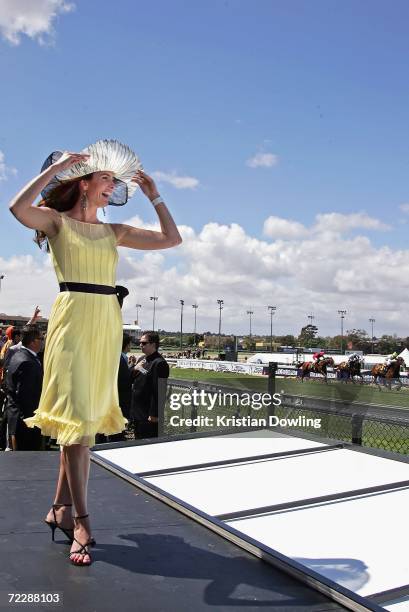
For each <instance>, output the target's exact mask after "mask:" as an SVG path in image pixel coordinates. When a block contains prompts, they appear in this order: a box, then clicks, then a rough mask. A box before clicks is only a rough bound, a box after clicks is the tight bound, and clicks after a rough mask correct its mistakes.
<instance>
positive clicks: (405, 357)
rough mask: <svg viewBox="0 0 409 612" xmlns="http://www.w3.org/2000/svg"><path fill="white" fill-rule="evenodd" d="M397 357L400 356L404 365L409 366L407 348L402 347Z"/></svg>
mask: <svg viewBox="0 0 409 612" xmlns="http://www.w3.org/2000/svg"><path fill="white" fill-rule="evenodd" d="M399 357H402V359H404V361H405V363H406V365H407V366H409V351H408V349H407V348H405V349H403V351H402V352H401V353H400V355H399Z"/></svg>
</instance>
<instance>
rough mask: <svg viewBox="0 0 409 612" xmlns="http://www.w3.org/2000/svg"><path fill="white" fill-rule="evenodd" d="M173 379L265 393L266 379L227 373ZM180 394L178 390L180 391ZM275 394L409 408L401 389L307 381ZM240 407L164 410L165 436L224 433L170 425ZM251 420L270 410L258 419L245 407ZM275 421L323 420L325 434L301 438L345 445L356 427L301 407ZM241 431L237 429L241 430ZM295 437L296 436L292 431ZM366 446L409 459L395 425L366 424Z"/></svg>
mask: <svg viewBox="0 0 409 612" xmlns="http://www.w3.org/2000/svg"><path fill="white" fill-rule="evenodd" d="M170 375H171V378H174V379H177V378H179V379H183V380H192V381H194V380H197V381H199V380H200V381H202V382H207V383H208V384H213V385H215V390H216V389H217V386H225V387H231V388H237V389H241V390H249V391H253V392H260V393H261V392H267V378H266V377H256V376H249V375H245V374H230V373H226V372H209V371H203V370H190V369H183V368H172V369H171V374H170ZM179 389H180V388H179ZM276 391H278V392H284V393H286V394H289V395H308V396H310V397H317V398H320V399H321V398H328V399H330V398H333V399H341V400H343V401H353V402H362V403H373V404H378V405H379V404H380V403H382V404H384V405H385V406H386V405H387V406H397V407H399V408H407V407H408V399H409V391H408V389H402V390H401V391H386V390H383V391H382V392H379V391H378V390H377V388H375V387H370V386H363V385H358V384H357V385H352V384H351V385H348V387H347V386H346V385H345V384H341V383H338V382H333V383H329V384H328V385H325V383H322V382H318V381H305V382H304V383H301V382H299V381H296V380H291V379H280V378H278V379H277V380H276ZM175 392H176V393H177V388H175V387H173V389H172V393H175ZM237 408H238V407H237V404H233V406H228V407H226V406H221V405H218V404H217V403H216V405H215V407H214V409H213V410H212V411H208V410H207V409H206V407H203V406H199V407H198V408H197V411H196V412H194V413H193V414H192V408H191V407H190V406H187V407H181V409H180V411H178V412H176V411H172V410H170V406H169V403H168V404H167V407H166V412H165V432H166V433H167V434H168V435H179V434H183V433H187V432H189V431H196V432H205V431H206V432H209V431H210V430H212V431H217V430H220V429H221V427H219V428H217V427H216V426H213V427H210V428H209V427H208V426H201V425H199V426H197V427H193V428H191V427H189V426H186V425H185V426H183V427H172V426H171V425H170V424H169V417H170V416H171V415H174V414H178V415H179V416H182V417H185V418H189V417H191V416H196V415H197V416H211V417H214V420H215V421H216V417H217V416H218V415H227V416H233V415H234V414H235V413H237ZM247 415H250V416H252V417H258V418H267V419H268V412H267V409H265V408H264V409H261V410H259V411H257V412H256V413H255V412H254V410H251V409H248V408H247V409H246V408H243V407H241V409H240V416H247ZM275 415H277V416H278V417H279V418H281V417H292V418H295V417H298V416H304V417H305V418H311V419H313V418H317V417H319V418H320V419H321V428H320V429H314V428H313V427H309V426H304V427H302V428H301V432H305V433H313V434H316V435H318V436H320V437H322V438H330V439H331V438H332V439H337V440H345V441H346V442H351V441H352V422H351V418H350V417H349V416H344V415H339V414H331V415H329V414H323V413H319V412H315V411H313V410H308V409H306V408H303V407H293V408H289V407H285V406H279V407H276V408H275ZM237 431H239V429H238V430H237ZM291 433H293V431H291ZM362 445H363V446H367V447H372V448H378V449H383V450H388V451H392V452H395V453H400V454H408V453H409V432H408V428H407V427H405V426H403V425H400V424H399V423H398V422H396V423H391V424H389V423H380V422H377V421H375V420H371V419H367V420H366V419H365V420H364V421H363V427H362Z"/></svg>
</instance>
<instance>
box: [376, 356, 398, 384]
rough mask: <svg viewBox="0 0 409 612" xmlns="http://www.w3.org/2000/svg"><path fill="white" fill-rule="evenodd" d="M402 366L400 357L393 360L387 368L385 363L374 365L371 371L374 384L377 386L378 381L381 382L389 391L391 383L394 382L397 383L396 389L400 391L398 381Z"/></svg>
mask: <svg viewBox="0 0 409 612" xmlns="http://www.w3.org/2000/svg"><path fill="white" fill-rule="evenodd" d="M402 365H405V361H404V359H403V358H402V357H398V358H397V359H394V360H393V361H392V363H391V364H390V365H389V366H387V365H386V364H385V363H376V364H375V365H374V366H373V368H372V370H371V374H372V376H373V378H374V383H375V384H376V385H379V380H382V384H383V385H384V386H387V387H388V388H389V390H390V389H391V385H392V381H393V380H396V382H397V383H398V389H400V388H401V386H402V383H401V381H400V380H399V373H400V368H401V366H402ZM379 390H380V387H379Z"/></svg>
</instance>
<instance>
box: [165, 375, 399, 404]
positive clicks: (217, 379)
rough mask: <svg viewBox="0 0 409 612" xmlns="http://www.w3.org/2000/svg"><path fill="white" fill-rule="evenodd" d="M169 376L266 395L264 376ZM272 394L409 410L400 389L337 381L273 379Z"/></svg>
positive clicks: (265, 378) (265, 379)
mask: <svg viewBox="0 0 409 612" xmlns="http://www.w3.org/2000/svg"><path fill="white" fill-rule="evenodd" d="M170 376H171V377H172V378H180V379H184V380H192V381H193V380H197V381H202V382H206V383H209V384H215V385H224V386H226V387H237V388H240V389H248V390H252V391H259V392H264V391H265V392H266V391H267V377H266V376H250V375H248V374H235V373H229V372H211V371H207V370H193V369H187V368H186V369H185V368H171V371H170ZM276 391H277V392H279V393H286V394H288V395H305V396H308V397H317V398H320V399H334V400H342V401H345V402H358V403H363V404H376V405H383V406H393V407H396V408H404V409H405V408H406V409H409V388H404V387H402V388H401V390H400V391H397V390H394V389H392V391H389V390H388V389H386V388H382V389H381V390H379V387H376V386H375V385H367V384H364V385H361V384H359V383H356V384H352V383H348V384H345V383H340V382H338V381H336V382H335V381H334V382H328V384H325V383H324V382H321V381H317V380H307V379H305V381H304V382H303V383H302V382H301V381H298V380H295V379H292V378H277V379H276Z"/></svg>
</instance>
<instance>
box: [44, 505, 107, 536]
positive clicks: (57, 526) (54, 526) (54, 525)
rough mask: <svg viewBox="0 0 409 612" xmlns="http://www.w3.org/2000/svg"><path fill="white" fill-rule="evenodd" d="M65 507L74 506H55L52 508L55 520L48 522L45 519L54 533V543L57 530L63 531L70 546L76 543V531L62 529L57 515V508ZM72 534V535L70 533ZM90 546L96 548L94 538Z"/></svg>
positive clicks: (52, 534)
mask: <svg viewBox="0 0 409 612" xmlns="http://www.w3.org/2000/svg"><path fill="white" fill-rule="evenodd" d="M63 506H67V507H70V506H72V504H53V506H52V508H53V515H54V520H53V521H47V520H46V519H44V522H45V523H47V525H48V526H49V527H50V529H51V531H52V533H51V539H52V541H53V542H55V537H54V533H55V530H56V529H61V531H62V532H63V533H64V534H65V535H66V536H67V538H68V540H69V542H70V544H72V543H73V541H74V529H73V528H72V527H71V528H70V527H68V528H67V527H61V525H60V524H59V523H58V522H57V517H56V515H55V508H61V507H63ZM70 532H71V533H70ZM89 544H90V546H95V544H96V541H95V540H94V538H91V539H90V541H89Z"/></svg>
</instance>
